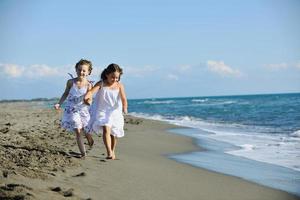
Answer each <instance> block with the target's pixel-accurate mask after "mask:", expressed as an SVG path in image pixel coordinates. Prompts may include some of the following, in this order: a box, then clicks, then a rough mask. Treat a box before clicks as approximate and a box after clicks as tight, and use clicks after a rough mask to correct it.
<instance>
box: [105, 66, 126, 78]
mask: <svg viewBox="0 0 300 200" xmlns="http://www.w3.org/2000/svg"><path fill="white" fill-rule="evenodd" d="M114 72H119V73H120V76H119V81H120V79H121V75H122V74H123V69H122V68H121V67H120V66H119V65H117V64H114V63H112V64H110V65H108V66H107V67H106V68H105V69H104V70H103V71H102V73H101V80H103V81H105V80H106V79H107V77H106V76H107V75H108V74H110V73H114Z"/></svg>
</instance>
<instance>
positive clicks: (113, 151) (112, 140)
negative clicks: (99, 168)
mask: <svg viewBox="0 0 300 200" xmlns="http://www.w3.org/2000/svg"><path fill="white" fill-rule="evenodd" d="M110 138H111V151H112V159H116V154H115V149H116V145H117V137H115V136H113V135H110Z"/></svg>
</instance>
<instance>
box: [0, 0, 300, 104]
mask: <svg viewBox="0 0 300 200" xmlns="http://www.w3.org/2000/svg"><path fill="white" fill-rule="evenodd" d="M299 19H300V1H298V0H272V1H271V0H252V1H239V0H227V1H216V0H215V1H214V0H210V1H209V0H207V1H200V0H194V1H192V0H185V1H183V0H182V1H176V0H172V1H167V0H151V1H150V0H149V1H148V0H147V1H141V0H139V1H138V0H130V1H126V0H123V1H114V0H111V1H100V0H99V1H70V0H69V1H58V0H52V1H38V0H28V1H15V0H1V1H0V27H1V31H0V44H1V45H0V79H1V82H2V84H1V85H0V90H1V91H2V92H1V93H0V99H22V98H25V99H31V98H37V97H48V98H51V97H59V96H60V95H61V94H62V92H63V91H64V87H65V83H66V81H67V79H68V78H69V77H68V75H67V73H68V72H70V73H73V74H75V70H74V65H75V63H76V62H77V61H78V60H80V59H81V58H85V59H89V60H91V61H92V62H93V64H94V70H93V74H92V76H91V77H90V79H91V80H95V81H97V80H98V78H99V74H100V73H101V71H102V69H104V68H105V67H106V66H107V65H108V64H110V63H117V64H119V65H120V66H121V67H123V69H124V75H123V77H122V82H123V83H124V85H125V89H126V91H127V96H128V98H129V99H134V98H155V97H184V96H214V95H239V94H258V93H287V92H300V37H299V35H300V23H299Z"/></svg>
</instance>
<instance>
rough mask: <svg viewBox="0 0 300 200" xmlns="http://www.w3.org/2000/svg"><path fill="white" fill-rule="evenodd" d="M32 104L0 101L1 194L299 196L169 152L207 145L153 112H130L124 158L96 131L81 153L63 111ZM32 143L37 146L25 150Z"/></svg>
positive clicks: (121, 147)
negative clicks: (62, 121)
mask: <svg viewBox="0 0 300 200" xmlns="http://www.w3.org/2000/svg"><path fill="white" fill-rule="evenodd" d="M28 105H29V104H27V103H20V104H10V105H4V104H1V105H0V111H1V121H0V125H1V128H0V129H1V131H0V137H1V139H2V140H1V146H0V152H1V154H0V155H1V156H2V157H5V158H6V157H8V156H14V159H11V160H9V159H7V162H6V163H5V165H4V162H2V165H1V172H2V173H1V174H2V175H1V179H0V180H1V181H0V182H1V183H0V185H1V187H0V195H6V197H15V196H16V195H23V196H24V198H28V199H65V198H66V197H68V198H69V199H88V198H91V199H121V198H122V199H137V200H138V199H156V200H159V199H162V200H166V199H228V200H229V199H230V200H235V199H245V200H246V199H253V200H254V199H270V200H271V199H272V200H276V199H278V200H279V199H299V197H297V196H294V195H292V194H289V193H287V192H283V191H280V190H276V189H272V188H268V187H264V186H261V185H258V184H255V183H252V182H248V181H245V180H243V179H240V178H237V177H233V176H228V175H224V174H220V173H216V172H211V171H209V170H206V169H202V168H198V167H193V166H190V165H188V164H184V163H180V162H177V161H175V160H173V159H169V158H168V155H174V154H182V153H188V152H193V151H199V150H203V149H202V148H201V147H198V146H197V144H196V142H195V140H194V139H193V138H190V137H187V136H182V135H175V134H172V133H169V132H168V130H169V129H171V128H176V127H178V126H175V125H171V124H167V123H165V122H159V121H154V120H148V119H142V118H135V117H129V116H127V117H126V124H125V137H124V138H121V139H119V140H118V146H117V160H114V161H107V160H105V154H104V153H105V148H104V145H103V144H102V138H101V137H99V136H96V135H94V136H93V137H94V140H95V146H94V148H93V149H92V150H89V152H88V155H87V157H86V158H85V159H84V160H83V159H77V158H75V157H73V156H72V155H73V154H74V152H78V148H77V145H76V142H75V137H74V135H72V134H68V133H66V132H64V131H63V130H61V129H59V127H58V126H57V123H55V122H57V121H56V120H58V119H59V114H58V113H55V111H53V110H49V109H42V108H40V107H33V108H30V107H29V106H28ZM24 119H25V120H24ZM8 150H9V151H8ZM27 151H30V153H29V154H25V155H23V154H22V153H24V152H25V153H26V152H27ZM72 152H73V153H72ZM20 155H21V156H22V157H19V156H20ZM26 155H27V157H26ZM8 158H10V157H8ZM12 158H13V157H12ZM29 158H30V159H31V160H27V159H29ZM37 158H38V159H37ZM28 161H30V162H28ZM7 167H10V170H9V169H7ZM68 195H69V196H68Z"/></svg>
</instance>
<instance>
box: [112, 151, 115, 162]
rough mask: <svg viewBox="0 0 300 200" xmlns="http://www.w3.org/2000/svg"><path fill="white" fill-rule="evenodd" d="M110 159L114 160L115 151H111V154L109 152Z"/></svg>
mask: <svg viewBox="0 0 300 200" xmlns="http://www.w3.org/2000/svg"><path fill="white" fill-rule="evenodd" d="M111 159H113V160H115V159H116V154H115V152H114V151H113V152H112V154H111Z"/></svg>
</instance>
